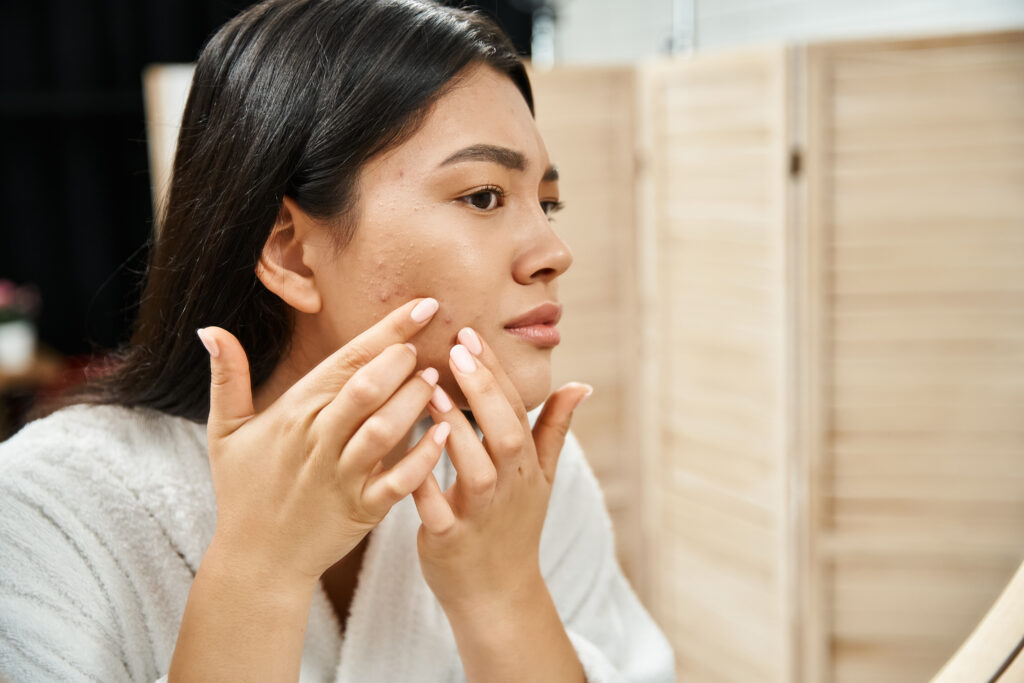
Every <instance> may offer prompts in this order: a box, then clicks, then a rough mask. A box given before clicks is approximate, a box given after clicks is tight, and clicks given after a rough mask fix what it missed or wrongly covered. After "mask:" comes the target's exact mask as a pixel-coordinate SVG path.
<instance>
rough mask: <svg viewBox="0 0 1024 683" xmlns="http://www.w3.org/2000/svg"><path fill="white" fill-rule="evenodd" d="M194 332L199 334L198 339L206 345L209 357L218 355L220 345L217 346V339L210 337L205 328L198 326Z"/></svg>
mask: <svg viewBox="0 0 1024 683" xmlns="http://www.w3.org/2000/svg"><path fill="white" fill-rule="evenodd" d="M196 334H197V335H199V341H201V342H203V346H205V347H206V351H207V353H209V354H210V358H216V357H217V356H219V355H220V347H218V346H217V340H216V339H214V338H213V337H211V336H210V333H209V332H207V331H206V329H205V328H199V329H198V330H196Z"/></svg>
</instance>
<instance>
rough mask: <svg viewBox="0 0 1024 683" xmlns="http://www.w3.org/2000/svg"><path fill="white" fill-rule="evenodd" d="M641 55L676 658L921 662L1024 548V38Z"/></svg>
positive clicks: (743, 672)
mask: <svg viewBox="0 0 1024 683" xmlns="http://www.w3.org/2000/svg"><path fill="white" fill-rule="evenodd" d="M644 73H645V74H646V76H645V78H644V79H643V81H642V82H643V83H644V84H645V87H644V88H643V92H645V93H646V95H645V101H646V102H647V110H646V114H645V115H644V116H643V117H641V119H640V120H641V122H642V123H643V124H644V125H645V126H646V127H647V131H648V132H647V133H646V135H644V136H642V137H643V139H644V140H646V143H645V144H643V145H642V148H643V149H644V150H645V151H646V155H647V157H649V159H650V163H649V164H645V166H644V168H647V169H649V175H648V179H647V183H648V184H649V185H650V188H649V189H647V190H645V191H642V192H641V197H647V198H649V199H650V201H651V206H652V208H651V210H650V211H649V212H648V214H649V215H648V218H647V219H646V223H647V224H649V226H650V227H649V228H645V227H643V226H641V228H640V232H641V234H642V235H645V237H644V239H646V240H648V241H650V242H652V245H649V246H646V247H642V248H641V251H640V253H641V254H648V255H649V257H650V260H649V264H650V265H651V266H652V267H653V268H655V269H656V271H657V277H656V278H655V279H654V283H656V284H655V285H654V286H649V287H647V288H646V289H645V290H644V292H645V301H646V303H647V306H646V307H645V309H644V311H645V324H647V325H648V326H649V327H650V329H651V331H652V332H651V335H650V338H651V340H652V341H651V345H650V346H649V351H650V353H649V354H648V356H649V357H651V358H652V359H654V363H655V365H656V367H657V370H656V371H655V372H653V373H649V375H648V376H649V377H652V378H653V379H654V382H653V383H652V384H651V385H649V386H647V387H645V388H644V389H643V390H642V392H641V394H642V395H643V396H645V397H648V398H649V401H648V403H647V405H648V406H649V411H645V412H646V413H647V414H649V413H651V412H654V413H655V416H654V417H653V418H652V419H650V420H649V421H648V423H647V425H648V427H649V428H648V430H647V431H655V432H656V434H657V441H656V443H654V444H653V450H654V451H655V452H656V453H657V456H656V458H655V459H653V460H652V461H651V462H652V464H653V466H654V472H653V473H651V474H650V475H648V479H647V480H648V481H651V482H653V483H654V485H655V486H656V487H657V488H658V495H657V496H655V497H654V498H655V500H656V501H657V502H656V509H655V511H654V514H653V515H652V516H651V519H652V520H653V521H654V524H655V526H654V532H655V533H654V535H653V536H652V538H654V539H656V543H653V544H652V546H651V551H652V553H653V554H652V557H654V558H656V559H655V564H654V581H653V582H652V588H653V592H652V594H651V605H652V607H653V608H654V609H655V611H656V614H657V616H658V618H659V619H660V621H661V623H662V624H663V625H664V626H665V628H666V630H667V631H668V632H669V634H670V636H671V637H672V639H673V642H674V643H675V645H676V647H677V651H678V655H679V673H680V676H681V677H683V678H690V679H692V680H701V681H703V680H730V681H749V680H758V681H770V680H798V681H808V682H814V683H817V682H819V681H851V682H852V681H880V680H884V681H894V682H895V681H921V680H926V679H927V678H928V677H929V676H930V675H931V674H933V673H934V672H935V671H936V670H937V669H938V668H939V667H940V666H941V665H942V663H943V662H944V661H945V660H946V658H948V657H949V656H950V654H951V653H952V652H953V651H954V650H955V649H956V647H957V645H958V644H959V642H960V641H961V640H963V639H964V638H965V637H966V636H967V634H968V633H969V632H970V631H971V628H972V627H973V625H974V623H975V622H976V621H977V620H978V619H979V618H980V617H981V615H983V614H984V613H985V611H986V609H987V608H988V605H989V604H990V603H991V601H992V600H993V599H994V598H995V597H996V596H997V595H998V594H999V591H1000V589H1001V588H1002V586H1003V585H1004V584H1005V583H1006V581H1007V580H1008V579H1009V577H1010V576H1011V575H1012V573H1013V570H1014V568H1015V567H1016V566H1017V565H1018V564H1019V562H1020V560H1021V557H1022V556H1024V531H1022V529H1024V35H1022V34H1020V33H1005V34H989V35H980V36H964V37H949V38H941V39H930V40H901V41H891V40H890V41H865V42H851V43H836V44H825V45H816V46H811V47H808V48H792V49H788V50H784V49H765V50H760V51H757V50H755V51H747V52H742V53H719V54H707V55H699V56H697V57H695V58H692V59H681V60H676V61H672V62H668V63H662V64H657V65H652V66H649V67H647V68H645V70H644ZM645 193H646V194H645ZM640 270H641V272H643V271H644V270H645V268H643V267H641V269H640Z"/></svg>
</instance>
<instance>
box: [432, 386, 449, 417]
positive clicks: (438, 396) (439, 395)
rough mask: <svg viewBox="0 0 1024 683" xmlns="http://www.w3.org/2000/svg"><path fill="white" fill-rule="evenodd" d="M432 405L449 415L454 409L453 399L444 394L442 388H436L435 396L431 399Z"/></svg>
mask: <svg viewBox="0 0 1024 683" xmlns="http://www.w3.org/2000/svg"><path fill="white" fill-rule="evenodd" d="M430 404H431V405H432V406H434V407H435V408H437V410H438V412H441V413H447V412H448V411H449V410H451V409H452V402H451V399H449V398H448V395H447V394H445V393H444V389H442V388H441V387H434V395H433V396H431V397H430Z"/></svg>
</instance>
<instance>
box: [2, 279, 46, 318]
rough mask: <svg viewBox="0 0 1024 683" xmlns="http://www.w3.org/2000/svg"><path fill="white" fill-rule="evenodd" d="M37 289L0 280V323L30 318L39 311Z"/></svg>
mask: <svg viewBox="0 0 1024 683" xmlns="http://www.w3.org/2000/svg"><path fill="white" fill-rule="evenodd" d="M39 304H40V297H39V289H38V288H36V286H35V285H16V284H14V283H13V282H11V281H10V280H0V323H9V322H14V321H16V320H31V319H32V318H34V317H35V314H36V313H37V312H38V311H39Z"/></svg>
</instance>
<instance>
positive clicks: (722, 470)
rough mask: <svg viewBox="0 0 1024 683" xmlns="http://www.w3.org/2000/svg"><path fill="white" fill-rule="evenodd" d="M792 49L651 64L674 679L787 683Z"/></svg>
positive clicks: (659, 600)
mask: <svg viewBox="0 0 1024 683" xmlns="http://www.w3.org/2000/svg"><path fill="white" fill-rule="evenodd" d="M786 55H787V53H786V51H785V50H783V49H781V48H772V49H765V50H755V51H749V52H745V53H742V54H733V55H707V56H704V55H702V56H698V57H696V58H693V59H689V60H685V61H684V60H679V61H675V62H671V61H669V62H662V63H658V64H652V65H650V66H649V67H648V69H647V71H646V78H647V81H646V84H647V92H646V95H647V99H646V100H645V101H646V105H647V109H646V119H645V124H646V125H647V126H648V127H649V128H648V136H647V138H646V143H647V147H646V149H645V159H647V160H648V161H649V164H646V165H645V166H644V168H646V169H647V170H648V171H649V172H650V175H649V176H648V177H649V179H650V183H651V186H652V188H651V192H652V196H651V197H650V199H651V208H652V210H651V215H650V218H651V224H652V226H653V234H652V235H651V239H652V242H653V247H652V248H650V249H649V250H648V252H647V253H649V254H651V256H652V258H653V261H651V262H650V266H651V267H652V268H653V269H654V270H655V271H656V273H657V285H656V292H651V293H650V295H651V298H650V300H649V301H648V306H649V308H648V309H647V312H648V315H649V316H650V320H649V323H650V324H651V326H652V327H651V330H652V339H653V348H654V349H655V360H654V366H655V368H656V370H655V371H654V374H656V375H657V379H656V386H655V387H653V388H652V389H653V391H652V396H651V399H650V401H649V403H648V405H650V406H651V410H654V411H656V414H657V418H656V422H657V424H656V427H655V428H656V429H657V430H658V432H659V441H658V443H657V447H656V448H657V450H658V460H657V463H656V466H655V468H654V469H655V476H656V480H657V482H658V483H657V487H658V489H659V496H658V498H657V500H658V508H657V509H658V514H657V515H656V518H657V520H658V525H659V526H658V530H659V538H660V544H663V545H665V546H668V549H666V550H665V551H664V552H663V553H661V555H660V557H661V558H662V559H661V561H660V562H659V563H658V565H657V567H656V571H657V581H656V582H655V585H656V587H657V594H656V600H655V603H654V606H655V607H656V608H657V609H658V613H659V615H660V616H661V618H662V621H663V623H665V624H666V626H667V628H668V631H669V633H668V635H669V637H670V639H671V640H672V641H673V643H674V644H675V646H676V650H677V653H678V666H679V671H678V673H679V677H680V679H681V680H701V681H704V680H712V681H751V680H757V681H783V680H788V679H789V676H790V671H789V668H788V667H789V666H790V659H789V652H790V647H791V646H792V642H791V639H790V632H789V630H788V625H789V613H788V610H789V609H790V608H791V607H790V604H789V593H788V592H787V591H788V584H787V581H788V577H787V575H786V571H787V563H786V560H785V559H784V557H785V556H786V554H787V552H788V545H787V544H788V542H789V538H788V534H787V527H786V505H785V485H786V484H785V482H786V472H787V469H788V463H787V462H786V449H785V438H786V432H785V424H784V420H785V410H786V408H785V405H784V389H783V382H784V375H785V371H784V363H785V356H784V350H783V345H784V340H785V324H786V321H785V318H784V314H785V307H786V302H785V289H784V287H785V272H786V264H785V206H784V200H785V192H784V188H785V182H786V179H785V176H784V174H783V171H784V169H785V158H786V154H787V142H786V141H787V139H788V138H787V135H788V133H787V129H786V126H785V121H786V114H785V107H786V99H785V98H786V93H787V90H786V89H787V87H788V86H787V83H788V81H787V72H786V64H787V57H786Z"/></svg>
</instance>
